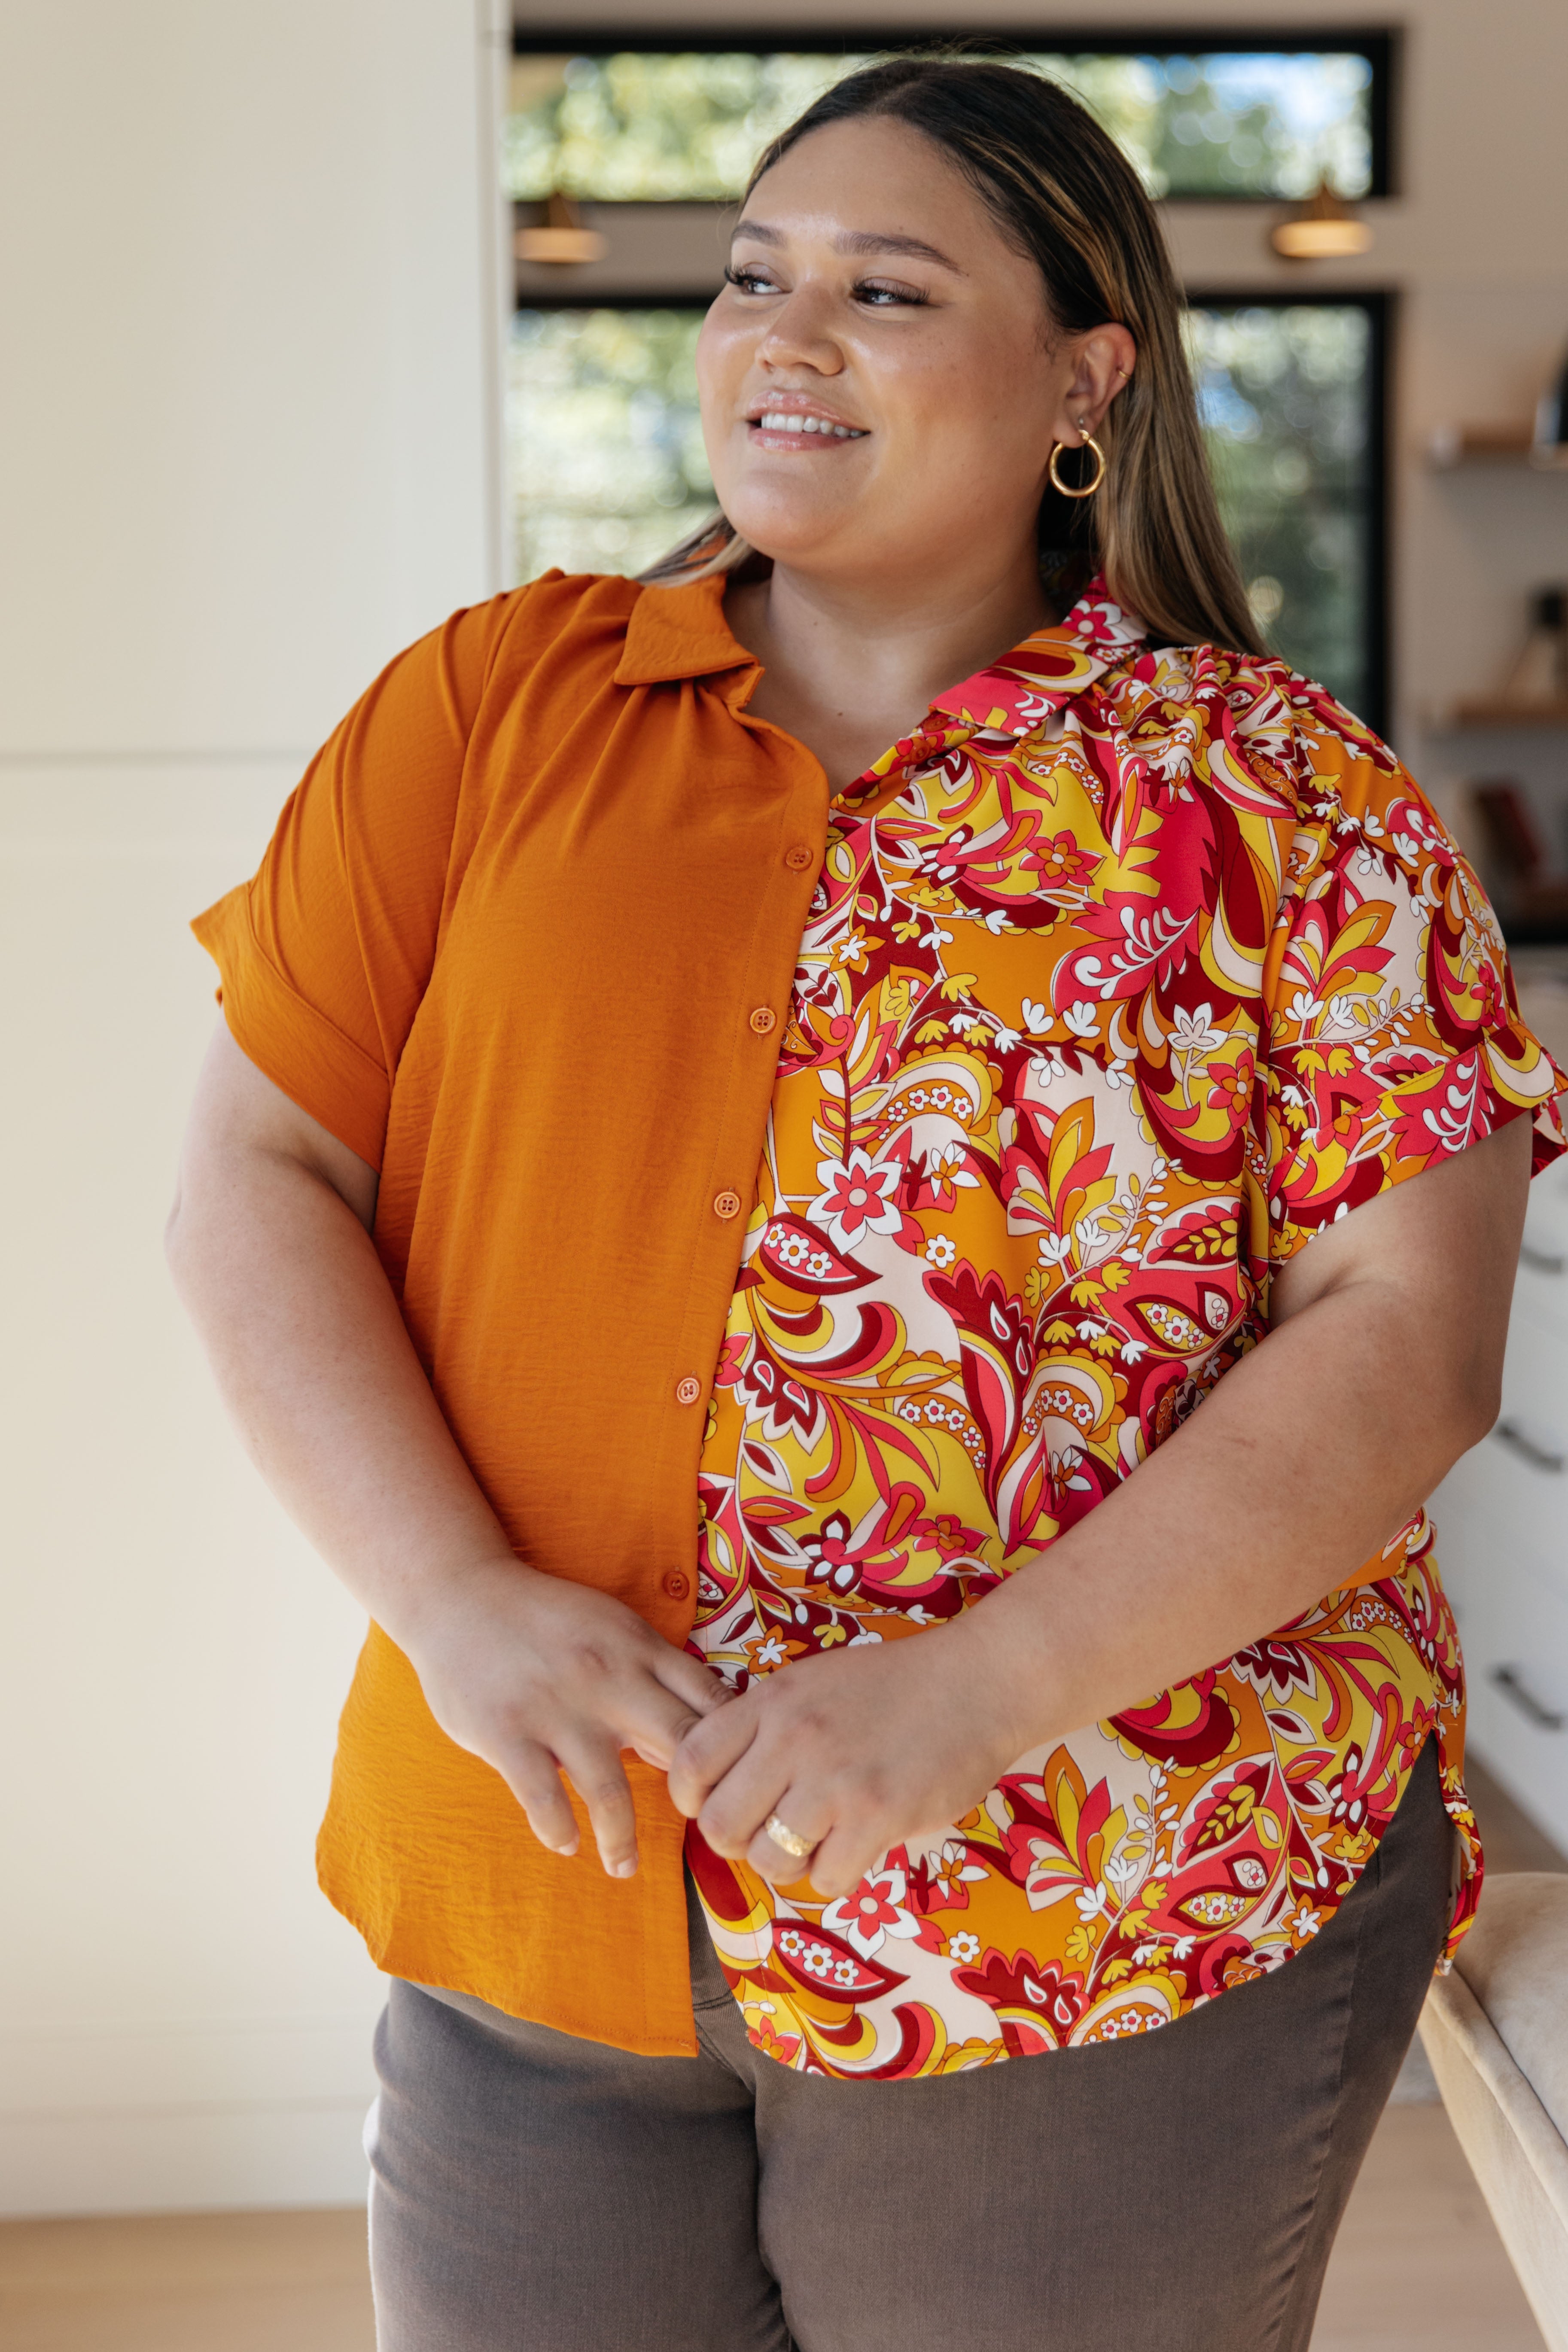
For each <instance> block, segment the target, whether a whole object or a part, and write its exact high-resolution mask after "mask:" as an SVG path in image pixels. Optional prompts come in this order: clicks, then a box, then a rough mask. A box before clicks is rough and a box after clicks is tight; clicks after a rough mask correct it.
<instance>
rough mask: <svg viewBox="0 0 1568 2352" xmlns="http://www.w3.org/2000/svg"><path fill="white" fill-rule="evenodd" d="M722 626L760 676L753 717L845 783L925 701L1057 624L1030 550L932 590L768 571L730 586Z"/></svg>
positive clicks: (950, 577) (949, 575)
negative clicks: (781, 731) (995, 568)
mask: <svg viewBox="0 0 1568 2352" xmlns="http://www.w3.org/2000/svg"><path fill="white" fill-rule="evenodd" d="M725 609H726V613H727V615H728V618H729V621H730V625H731V629H732V630H733V631H734V633H735V635H736V636H737V637H738V638H739V639H740V642H741V643H742V645H743V646H745V647H746V649H747V651H748V652H749V653H753V654H755V655H756V656H757V658H758V660H759V661H760V662H761V663H762V664H763V671H764V675H763V677H762V679H761V680H760V681H759V683H758V686H757V688H756V691H755V693H754V694H753V696H752V700H751V704H750V709H751V710H752V713H753V715H754V716H756V717H758V718H761V719H769V720H771V721H772V722H773V724H774V725H776V726H781V727H784V728H786V729H787V730H789V732H790V733H791V734H793V735H795V736H797V737H798V738H799V739H800V740H801V741H802V742H804V743H805V745H806V746H807V748H808V749H809V750H811V751H815V752H816V756H817V758H818V759H819V760H820V761H822V764H823V766H824V768H825V769H826V771H827V774H828V780H829V782H830V783H832V784H833V785H834V786H836V787H837V786H838V785H840V784H844V783H847V782H850V781H851V780H852V779H853V778H854V777H856V776H858V775H859V774H860V773H861V772H862V771H863V770H864V769H865V768H867V767H868V766H869V765H870V763H871V761H873V760H875V759H876V758H878V757H879V754H880V753H881V752H882V751H886V749H887V748H888V746H889V744H890V743H894V742H896V741H897V740H898V739H899V737H900V735H904V734H907V733H908V732H909V730H910V728H911V727H913V726H915V725H916V724H917V723H918V722H919V720H920V719H922V718H923V717H924V715H925V713H926V711H927V710H928V709H930V707H931V701H932V699H933V698H934V697H935V696H937V695H938V694H940V693H941V692H942V689H943V688H946V687H950V686H954V685H956V684H957V683H958V681H959V680H960V679H961V678H964V677H970V676H972V675H973V672H974V671H975V670H977V669H981V668H984V665H985V664H986V662H988V661H993V660H994V659H995V658H996V656H998V655H999V654H1003V653H1005V652H1006V651H1007V650H1008V649H1009V648H1010V647H1011V646H1016V645H1017V644H1018V643H1019V642H1020V640H1021V639H1022V638H1024V637H1026V636H1028V635H1030V633H1031V632H1032V631H1033V630H1036V629H1039V628H1044V627H1047V626H1048V625H1050V624H1051V623H1052V622H1053V621H1054V620H1055V618H1056V615H1055V614H1053V613H1052V612H1051V610H1050V607H1049V605H1048V604H1047V598H1046V594H1045V591H1044V589H1043V588H1042V587H1041V585H1040V580H1039V574H1038V572H1037V568H1036V564H1035V561H1034V552H1033V550H1032V548H1030V549H1026V550H1021V551H1020V552H1019V556H1018V559H1017V561H1016V562H1014V563H1013V564H1011V565H1010V566H1009V567H1008V568H1007V570H1006V571H1005V572H1003V573H1001V574H1000V575H997V574H994V573H993V574H992V575H991V576H990V577H989V578H986V579H983V580H970V579H965V578H963V577H962V576H959V575H956V574H955V573H954V572H953V571H952V570H948V571H946V572H944V573H943V575H942V578H941V579H940V581H939V582H938V583H936V584H935V585H934V586H933V585H931V584H928V583H921V582H917V583H913V584H912V585H911V586H910V587H909V588H907V589H889V587H888V586H887V585H886V583H878V584H877V585H876V586H875V587H871V586H865V585H861V584H859V583H843V582H838V581H825V580H823V579H822V578H820V577H816V576H812V575H808V574H803V573H801V572H796V571H794V570H792V569H791V567H790V566H789V565H788V564H787V563H782V562H775V563H774V565H773V571H772V572H771V573H770V574H769V576H768V577H767V579H765V580H759V581H755V582H752V583H750V584H749V585H747V586H745V587H739V588H732V589H731V591H730V593H729V596H728V598H727V599H726V608H725Z"/></svg>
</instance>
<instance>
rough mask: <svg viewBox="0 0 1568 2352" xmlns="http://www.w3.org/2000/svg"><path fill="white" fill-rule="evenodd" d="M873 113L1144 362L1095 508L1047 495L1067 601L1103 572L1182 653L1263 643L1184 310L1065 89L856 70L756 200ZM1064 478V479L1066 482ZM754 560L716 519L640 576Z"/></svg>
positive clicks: (1049, 283) (1064, 309)
mask: <svg viewBox="0 0 1568 2352" xmlns="http://www.w3.org/2000/svg"><path fill="white" fill-rule="evenodd" d="M876 115H881V116H886V117H890V118H892V119H893V120H894V121H900V122H906V123H908V124H909V126H910V129H911V130H914V131H921V132H922V133H923V134H924V136H925V137H926V138H928V139H930V140H931V141H933V142H935V144H936V145H937V146H939V147H941V148H942V150H943V151H944V152H945V153H946V154H947V156H948V158H949V160H950V162H952V163H953V164H954V165H956V167H957V169H958V170H959V171H961V172H962V173H963V175H964V177H965V178H966V179H967V180H968V181H969V183H970V184H971V186H972V187H973V189H974V191H975V193H976V194H977V195H979V197H980V198H981V200H982V202H983V203H984V205H986V207H987V208H988V210H989V211H990V212H991V214H992V215H993V216H994V219H995V221H996V223H997V226H999V227H1000V229H1001V231H1002V233H1003V235H1004V236H1005V237H1006V239H1007V241H1008V243H1009V244H1010V245H1012V246H1013V247H1016V249H1017V250H1019V251H1021V252H1024V253H1026V254H1027V255H1028V256H1029V257H1031V259H1033V260H1034V262H1035V263H1036V264H1037V268H1038V269H1039V272H1040V276H1041V278H1042V279H1043V280H1044V283H1045V289H1046V299H1047V308H1048V311H1049V315H1050V320H1051V325H1052V328H1053V330H1054V331H1055V332H1056V333H1058V334H1065V335H1076V334H1083V333H1086V332H1088V331H1089V330H1090V329H1091V328H1094V327H1099V326H1104V325H1106V324H1107V323H1108V322H1111V321H1115V322H1118V323H1120V324H1121V325H1122V326H1124V327H1126V328H1127V330H1128V331H1129V332H1130V333H1131V337H1132V339H1133V341H1134V342H1135V343H1136V344H1137V347H1138V363H1137V366H1136V368H1135V369H1134V371H1133V373H1132V375H1131V379H1130V380H1129V381H1128V382H1127V383H1125V384H1123V386H1122V388H1121V392H1120V394H1118V395H1117V397H1116V399H1115V400H1114V401H1113V402H1112V404H1111V406H1110V411H1109V412H1108V414H1107V415H1106V417H1105V420H1104V422H1103V424H1102V425H1100V430H1099V433H1098V434H1097V436H1096V438H1097V439H1098V440H1099V441H1100V445H1101V446H1102V447H1103V449H1104V451H1105V456H1106V473H1105V479H1104V482H1103V484H1102V486H1101V488H1100V489H1099V490H1098V491H1097V492H1096V493H1095V495H1094V496H1093V497H1092V498H1089V499H1081V500H1073V499H1065V498H1062V497H1061V496H1060V495H1059V494H1058V492H1057V491H1055V490H1054V489H1051V488H1047V491H1046V494H1045V497H1044V499H1043V500H1042V502H1041V508H1040V521H1039V540H1040V551H1041V570H1042V572H1043V573H1044V575H1045V576H1046V578H1047V581H1049V582H1052V583H1056V584H1057V585H1058V587H1059V588H1060V590H1061V592H1062V593H1065V594H1068V595H1070V594H1071V593H1075V592H1076V590H1077V588H1078V587H1079V586H1080V585H1081V584H1082V583H1083V581H1085V580H1086V579H1087V578H1088V577H1089V573H1090V572H1094V571H1100V572H1103V573H1104V574H1105V579H1106V583H1107V586H1108V587H1109V588H1110V593H1111V594H1112V595H1113V596H1114V597H1115V598H1116V600H1117V602H1118V603H1119V604H1121V605H1123V606H1125V607H1126V608H1127V609H1128V610H1130V611H1131V612H1135V613H1137V614H1141V615H1142V618H1143V619H1144V620H1145V621H1146V622H1147V623H1148V624H1149V626H1150V628H1151V630H1152V632H1153V634H1154V635H1155V636H1156V638H1158V639H1160V640H1162V641H1163V642H1165V643H1168V644H1172V645H1201V644H1215V645H1223V646H1233V647H1235V648H1237V650H1238V651H1246V652H1249V653H1260V652H1262V651H1263V650H1264V649H1265V648H1264V646H1263V641H1262V638H1261V637H1260V635H1259V634H1258V625H1257V623H1256V622H1255V621H1254V619H1253V617H1252V614H1251V611H1250V609H1249V608H1248V605H1247V596H1246V593H1245V591H1244V589H1243V587H1242V583H1241V575H1240V572H1239V571H1238V570H1237V561H1236V553H1235V551H1234V549H1233V548H1232V546H1231V543H1230V541H1229V540H1228V539H1227V538H1226V532H1225V527H1224V525H1223V524H1222V522H1221V521H1220V517H1219V508H1218V506H1217V504H1216V503H1215V492H1214V483H1213V480H1212V478H1211V477H1210V474H1209V468H1208V459H1207V457H1206V454H1205V449H1204V444H1203V436H1202V434H1201V432H1200V431H1199V428H1198V417H1197V404H1196V399H1195V396H1194V388H1193V379H1192V371H1191V369H1190V367H1189V365H1188V363H1187V356H1186V349H1185V345H1184V341H1183V334H1182V313H1183V310H1184V303H1183V299H1182V293H1181V289H1180V287H1179V286H1178V284H1177V282H1176V277H1175V273H1174V271H1173V268H1172V266H1171V258H1170V255H1169V254H1168V252H1167V251H1166V248H1165V241H1164V237H1163V234H1162V232H1161V228H1160V224H1159V222H1158V220H1157V218H1156V217H1155V214H1154V208H1153V206H1152V205H1151V203H1150V202H1149V199H1148V197H1147V196H1146V195H1145V194H1144V193H1143V190H1142V186H1141V185H1140V184H1139V181H1138V177H1137V174H1136V173H1135V172H1134V171H1133V169H1132V167H1131V164H1130V163H1128V161H1127V159H1126V157H1125V156H1124V155H1123V154H1122V152H1121V149H1120V148H1119V147H1118V146H1117V145H1116V143H1115V142H1114V141H1113V140H1112V139H1110V137H1109V136H1108V134H1107V133H1106V132H1105V131H1102V130H1101V129H1100V125H1099V123H1098V122H1096V121H1095V119H1094V117H1093V116H1092V115H1091V114H1090V113H1089V110H1087V108H1085V107H1083V106H1080V105H1079V102H1078V100H1076V99H1075V98H1073V97H1071V96H1069V94H1068V91H1067V90H1065V89H1062V87H1061V86H1060V84H1059V83H1058V82H1054V81H1051V80H1048V79H1047V78H1046V77H1045V76H1044V75H1043V74H1039V73H1036V72H1034V71H1032V70H1030V69H1029V68H1026V67H1022V66H1016V65H1005V64H1001V63H995V62H991V61H970V60H967V59H964V58H952V57H932V56H917V57H904V58H892V59H889V61H887V62H886V63H883V64H880V65H874V66H868V67H866V68H864V69H863V70H862V71H861V72H859V73H854V74H850V75H848V76H847V77H846V79H844V80H843V81H841V82H838V83H837V84H836V85H835V87H834V88H833V89H829V90H827V91H826V92H825V93H824V95H823V96H822V97H821V98H819V99H818V100H816V103H815V104H814V105H812V106H809V107H807V109H806V110H805V113H804V114H803V115H801V116H800V118H799V120H798V121H795V122H793V123H792V124H791V125H790V127H789V129H788V130H787V131H782V132H781V133H780V135H779V136H778V138H776V139H775V140H774V141H773V142H772V144H771V145H770V146H769V147H768V148H767V149H765V151H764V152H763V155H762V156H761V157H760V159H759V161H758V163H757V167H756V170H755V171H754V172H753V173H752V178H751V182H750V184H749V185H748V187H747V190H746V194H747V197H748V198H749V197H750V195H751V193H752V189H753V188H754V187H755V186H756V184H757V182H758V181H759V180H760V179H761V178H762V176H763V173H764V172H766V171H768V170H770V169H771V168H772V166H773V164H774V163H777V162H778V161H779V158H780V157H781V156H783V155H785V154H787V153H788V152H789V150H790V149H791V148H792V147H793V146H794V145H795V142H797V140H801V139H804V138H805V135H806V133H807V132H808V131H820V130H822V129H824V128H825V127H826V125H827V124H829V123H832V122H847V121H854V120H856V119H857V118H859V117H862V116H876ZM1069 478H1070V477H1069ZM753 552H754V551H753V549H752V547H751V546H750V544H749V543H748V542H747V541H745V540H743V539H742V538H741V536H740V534H739V533H738V532H737V531H736V530H734V528H733V526H732V525H731V523H730V522H729V521H728V520H726V519H725V517H724V516H723V515H720V516H718V517H717V518H716V519H715V520H713V521H712V522H710V523H707V524H704V525H703V526H702V527H701V529H700V530H696V531H694V532H692V533H691V534H690V536H689V538H687V539H685V540H683V541H681V542H680V544H679V546H678V547H675V548H672V549H671V551H670V552H669V553H668V555H667V556H665V557H664V558H663V559H662V561H661V562H658V563H657V564H655V565H653V566H652V567H651V568H650V570H648V571H647V572H644V573H643V575H642V576H643V578H644V579H645V580H647V581H650V582H655V583H666V584H668V583H675V582H679V581H686V580H696V579H702V578H707V577H709V576H710V575H711V574H713V573H715V572H731V571H734V570H736V569H738V568H739V567H740V565H742V563H744V562H746V561H747V560H748V558H749V557H751V556H752V554H753Z"/></svg>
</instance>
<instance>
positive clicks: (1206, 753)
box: [1098, 645, 1415, 825]
mask: <svg viewBox="0 0 1568 2352" xmlns="http://www.w3.org/2000/svg"><path fill="white" fill-rule="evenodd" d="M1098 700H1099V701H1100V704H1101V706H1102V707H1103V708H1104V709H1105V711H1106V714H1107V716H1108V718H1110V721H1111V723H1112V725H1113V726H1114V728H1115V729H1116V730H1117V731H1118V732H1119V733H1121V734H1123V735H1124V736H1125V739H1126V743H1127V749H1128V750H1129V751H1131V753H1132V754H1133V755H1134V756H1135V757H1138V758H1139V759H1140V760H1141V761H1144V762H1146V763H1147V764H1148V765H1149V766H1150V767H1151V768H1152V769H1153V770H1154V771H1155V772H1160V773H1164V774H1166V775H1167V776H1169V777H1171V779H1172V780H1173V781H1174V780H1175V778H1176V776H1177V775H1178V774H1180V776H1181V779H1182V781H1184V782H1188V783H1189V784H1190V785H1192V786H1195V787H1196V788H1197V790H1198V791H1199V792H1200V793H1215V794H1217V795H1218V797H1219V798H1220V799H1222V800H1225V801H1231V802H1235V801H1237V800H1239V801H1240V802H1242V803H1244V804H1246V805H1248V806H1250V807H1251V808H1253V809H1254V811H1255V812H1256V813H1257V814H1270V815H1273V816H1275V817H1277V818H1283V817H1287V816H1289V817H1291V818H1294V820H1295V821H1296V822H1297V824H1309V825H1310V824H1321V823H1324V822H1328V823H1330V824H1337V823H1339V822H1340V821H1341V820H1342V819H1344V818H1345V817H1347V816H1349V817H1350V818H1351V819H1352V822H1359V820H1360V818H1361V816H1362V814H1363V812H1364V811H1366V810H1368V809H1372V810H1373V811H1374V812H1375V811H1376V810H1378V809H1379V808H1380V807H1381V806H1382V805H1383V804H1384V803H1386V802H1388V801H1389V800H1390V799H1392V798H1395V797H1400V796H1403V795H1407V794H1410V793H1414V792H1415V786H1414V785H1413V784H1412V782H1411V780H1410V778H1409V777H1408V775H1407V774H1406V773H1405V770H1404V768H1403V767H1402V766H1401V764H1400V762H1399V761H1398V760H1397V759H1396V758H1395V757H1394V753H1393V752H1392V751H1390V750H1389V748H1388V746H1387V744H1386V743H1384V741H1383V740H1382V739H1381V738H1380V737H1379V736H1377V735H1376V734H1374V733H1373V730H1372V729H1371V728H1370V727H1367V726H1366V725H1364V724H1363V721H1362V720H1361V719H1358V718H1356V717H1355V715H1354V713H1353V712H1352V711H1350V710H1348V709H1346V708H1345V706H1344V704H1343V703H1342V702H1339V701H1337V700H1336V699H1335V698H1334V697H1333V696H1332V695H1331V693H1329V691H1328V689H1327V688H1325V687H1322V686H1320V685H1319V684H1317V682H1316V681H1315V680H1314V679H1312V678H1310V677H1304V676H1303V675H1302V674H1301V672H1300V671H1299V670H1295V669H1292V668H1291V667H1290V665H1289V662H1286V661H1283V660H1281V659H1279V657H1278V656H1274V655H1268V654H1253V653H1245V652H1237V651H1233V650H1231V649H1230V648H1228V647H1226V646H1209V645H1201V646H1141V647H1140V648H1139V649H1138V651H1137V652H1136V653H1135V654H1133V655H1131V656H1129V657H1128V658H1127V659H1126V660H1124V661H1123V662H1121V663H1119V664H1118V665H1117V667H1115V668H1114V669H1113V670H1112V671H1110V673H1109V674H1108V675H1107V677H1105V678H1104V679H1102V680H1101V682H1100V694H1099V697H1098Z"/></svg>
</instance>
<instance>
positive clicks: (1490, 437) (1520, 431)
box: [1426, 425, 1533, 474]
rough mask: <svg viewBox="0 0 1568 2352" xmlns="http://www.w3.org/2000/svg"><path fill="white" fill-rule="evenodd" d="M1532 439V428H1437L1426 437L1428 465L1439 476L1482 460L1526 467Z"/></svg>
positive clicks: (1473, 426)
mask: <svg viewBox="0 0 1568 2352" xmlns="http://www.w3.org/2000/svg"><path fill="white" fill-rule="evenodd" d="M1532 437H1533V436H1532V434H1531V427H1530V426H1529V425H1434V426H1433V427H1432V430H1431V432H1430V433H1429V434H1428V435H1427V436H1426V462H1427V464H1428V465H1429V466H1430V467H1432V468H1433V470H1434V471H1435V472H1436V473H1439V474H1446V473H1447V472H1448V471H1449V470H1450V468H1451V467H1455V466H1464V465H1468V464H1472V463H1474V461H1475V460H1476V459H1478V458H1479V459H1483V460H1484V459H1497V458H1500V457H1502V458H1509V459H1511V460H1513V461H1514V462H1515V463H1516V464H1523V463H1525V462H1526V461H1527V460H1528V458H1529V457H1530V448H1531V439H1532Z"/></svg>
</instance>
